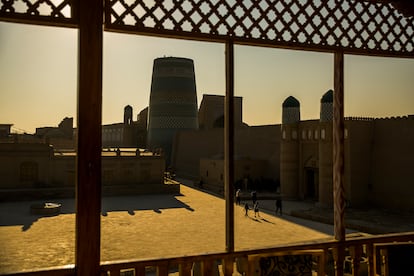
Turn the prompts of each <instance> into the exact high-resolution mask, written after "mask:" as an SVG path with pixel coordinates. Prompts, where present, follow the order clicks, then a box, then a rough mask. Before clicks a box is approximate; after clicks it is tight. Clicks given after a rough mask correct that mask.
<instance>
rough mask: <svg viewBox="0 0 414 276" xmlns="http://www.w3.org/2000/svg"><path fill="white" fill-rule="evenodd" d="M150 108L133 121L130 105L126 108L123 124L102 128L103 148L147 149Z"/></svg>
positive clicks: (108, 125)
mask: <svg viewBox="0 0 414 276" xmlns="http://www.w3.org/2000/svg"><path fill="white" fill-rule="evenodd" d="M147 113H148V108H145V109H144V110H142V111H141V112H140V113H139V115H138V116H137V120H136V121H133V109H132V107H131V106H130V105H127V106H125V108H124V121H123V122H122V123H115V124H107V125H103V126H102V147H104V148H117V147H123V148H127V147H139V148H145V147H146V133H147Z"/></svg>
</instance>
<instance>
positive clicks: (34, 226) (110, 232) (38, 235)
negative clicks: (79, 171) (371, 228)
mask: <svg viewBox="0 0 414 276" xmlns="http://www.w3.org/2000/svg"><path fill="white" fill-rule="evenodd" d="M58 202H59V203H62V211H61V213H60V214H59V215H57V216H49V217H41V216H35V215H30V205H31V204H32V203H33V202H8V203H0V244H1V247H2V250H1V252H0V274H1V273H5V272H10V271H15V270H22V269H32V268H42V267H49V266H60V265H66V264H73V263H74V245H75V212H74V210H75V208H74V201H73V200H70V199H64V200H59V201H58ZM249 203H250V204H251V202H249ZM260 204H261V205H262V208H263V209H267V210H269V212H268V213H265V212H260V217H257V218H255V217H254V213H253V211H250V212H249V216H248V217H246V216H245V214H244V209H243V207H242V206H236V207H235V248H236V250H240V249H250V248H261V247H269V246H275V245H281V244H287V243H296V242H301V241H308V240H315V239H324V238H330V237H331V236H332V233H333V227H332V226H331V225H326V224H321V223H317V222H311V221H306V220H302V219H298V218H294V217H290V216H287V215H283V216H274V215H271V214H270V213H271V209H272V208H273V207H272V206H273V204H274V201H269V202H267V201H263V202H260ZM286 208H289V204H286ZM262 211H263V210H262ZM101 218H102V225H101V228H102V232H101V240H102V242H101V246H102V249H101V260H102V261H109V260H125V259H137V258H139V259H140V258H158V257H170V256H177V255H178V256H179V255H191V254H200V253H208V252H220V251H224V249H225V202H224V200H223V199H221V198H219V197H216V196H214V195H211V194H208V193H205V192H202V191H199V190H197V189H194V188H192V187H188V186H185V185H181V195H179V196H173V195H147V196H124V197H107V198H103V202H102V216H101Z"/></svg>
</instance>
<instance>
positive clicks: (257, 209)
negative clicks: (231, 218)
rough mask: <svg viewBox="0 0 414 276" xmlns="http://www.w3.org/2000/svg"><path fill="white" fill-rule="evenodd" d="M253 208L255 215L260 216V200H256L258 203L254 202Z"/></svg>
mask: <svg viewBox="0 0 414 276" xmlns="http://www.w3.org/2000/svg"><path fill="white" fill-rule="evenodd" d="M253 209H254V217H256V215H257V216H258V217H260V214H259V202H258V201H256V203H255V204H254V207H253Z"/></svg>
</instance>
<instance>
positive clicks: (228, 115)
mask: <svg viewBox="0 0 414 276" xmlns="http://www.w3.org/2000/svg"><path fill="white" fill-rule="evenodd" d="M225 53H226V56H225V59H226V95H225V108H224V175H225V180H224V187H225V188H224V190H225V199H226V251H227V252H233V251H234V44H233V41H231V40H229V41H227V42H226V51H225Z"/></svg>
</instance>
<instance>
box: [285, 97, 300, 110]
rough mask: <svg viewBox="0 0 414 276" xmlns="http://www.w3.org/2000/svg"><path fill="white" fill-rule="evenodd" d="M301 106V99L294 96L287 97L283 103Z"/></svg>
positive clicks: (286, 105)
mask: <svg viewBox="0 0 414 276" xmlns="http://www.w3.org/2000/svg"><path fill="white" fill-rule="evenodd" d="M299 106H300V103H299V101H298V100H297V99H296V98H295V97H293V96H289V97H287V98H286V100H285V101H284V102H283V105H282V107H299Z"/></svg>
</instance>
